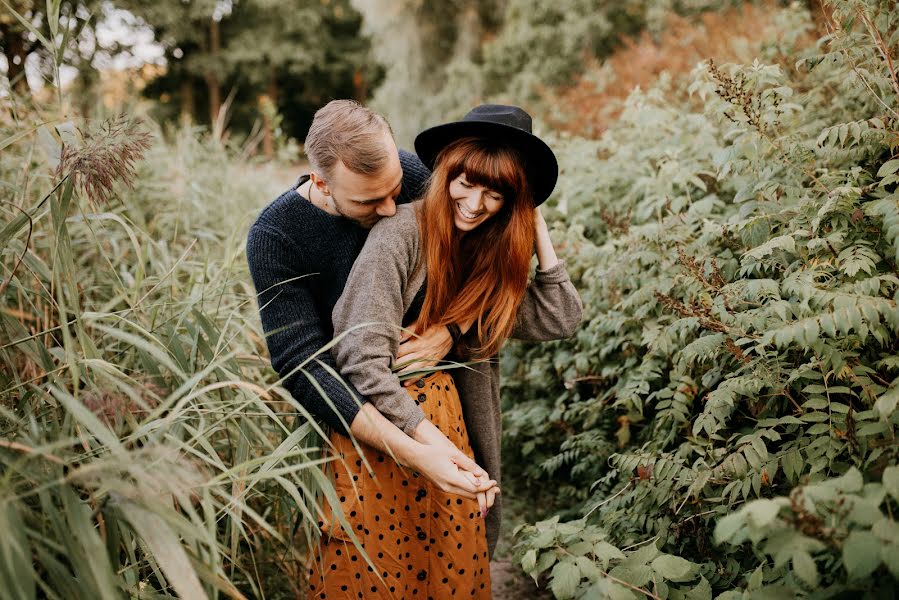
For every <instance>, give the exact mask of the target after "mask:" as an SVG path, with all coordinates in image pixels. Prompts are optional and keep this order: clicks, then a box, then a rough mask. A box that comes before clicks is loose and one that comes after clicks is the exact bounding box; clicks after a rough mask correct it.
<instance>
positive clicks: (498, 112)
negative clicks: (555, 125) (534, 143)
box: [462, 104, 531, 133]
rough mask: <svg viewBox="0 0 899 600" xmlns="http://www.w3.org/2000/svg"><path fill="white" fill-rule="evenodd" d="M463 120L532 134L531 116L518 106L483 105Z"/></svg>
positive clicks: (471, 111) (474, 109)
mask: <svg viewBox="0 0 899 600" xmlns="http://www.w3.org/2000/svg"><path fill="white" fill-rule="evenodd" d="M462 120H463V121H477V122H482V123H483V122H486V123H497V124H499V125H507V126H509V127H514V128H515V129H520V130H522V131H525V132H527V133H531V115H529V114H528V113H527V112H525V111H524V110H523V109H521V108H519V107H517V106H507V105H505V104H481V105H480V106H476V107H474V108H473V109H472V110H470V111H469V112H468V114H467V115H465V116H464V117H462Z"/></svg>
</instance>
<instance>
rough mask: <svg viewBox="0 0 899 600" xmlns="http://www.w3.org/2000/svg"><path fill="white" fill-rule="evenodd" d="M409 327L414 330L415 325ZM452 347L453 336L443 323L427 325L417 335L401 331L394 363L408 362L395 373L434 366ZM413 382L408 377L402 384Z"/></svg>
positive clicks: (404, 372) (402, 373)
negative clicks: (424, 329) (425, 329)
mask: <svg viewBox="0 0 899 600" xmlns="http://www.w3.org/2000/svg"><path fill="white" fill-rule="evenodd" d="M409 329H411V330H413V331H414V330H415V325H412V326H410V327H409ZM452 347H453V338H452V337H451V336H450V333H449V330H448V329H447V328H446V327H444V326H443V325H438V326H434V327H429V328H428V329H427V331H425V332H423V333H421V334H418V335H415V334H413V333H409V332H405V333H403V337H402V338H400V347H399V350H398V351H397V356H396V363H395V364H397V365H402V364H404V363H410V364H408V365H406V366H405V367H403V369H402V370H401V371H399V372H397V375H405V374H406V373H409V372H412V371H417V370H419V369H428V368H430V367H433V366H435V365H436V364H437V363H438V362H439V361H441V360H443V357H445V356H446V355H447V354H449V351H450V350H451V349H452ZM410 361H411V362H410ZM413 383H415V381H414V380H412V379H409V380H407V381H405V382H403V385H405V386H410V385H412V384H413Z"/></svg>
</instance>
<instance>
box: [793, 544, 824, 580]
mask: <svg viewBox="0 0 899 600" xmlns="http://www.w3.org/2000/svg"><path fill="white" fill-rule="evenodd" d="M793 570H794V571H795V572H796V575H797V576H798V577H799V579H801V580H802V581H804V582H805V583H807V584H808V585H810V586H812V587H815V586H817V585H818V567H817V566H815V559H813V558H812V556H811V554H809V553H808V552H806V551H805V550H797V551H796V552H795V553H794V554H793Z"/></svg>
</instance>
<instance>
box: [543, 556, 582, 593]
mask: <svg viewBox="0 0 899 600" xmlns="http://www.w3.org/2000/svg"><path fill="white" fill-rule="evenodd" d="M580 582H581V570H580V569H578V567H577V565H576V564H574V563H573V562H572V561H570V560H566V561H562V562H560V563H559V564H557V565H556V566H555V567H553V570H552V582H551V583H550V588H551V589H552V592H553V595H554V596H555V597H556V598H559V599H564V598H572V597H574V593H575V592H576V591H577V586H578V584H579V583H580Z"/></svg>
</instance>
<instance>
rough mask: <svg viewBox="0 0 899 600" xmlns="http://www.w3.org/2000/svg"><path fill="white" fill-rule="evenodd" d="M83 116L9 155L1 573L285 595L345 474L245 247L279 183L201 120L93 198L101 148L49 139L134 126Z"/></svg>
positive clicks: (13, 579) (72, 589) (4, 577)
mask: <svg viewBox="0 0 899 600" xmlns="http://www.w3.org/2000/svg"><path fill="white" fill-rule="evenodd" d="M39 120H42V119H40V117H38V116H36V115H33V116H31V117H24V118H22V119H20V120H19V121H18V122H16V123H15V127H16V128H18V129H19V130H23V129H24V130H27V129H28V128H29V123H30V122H34V121H39ZM89 127H92V128H93V129H94V131H90V130H85V132H84V133H83V134H79V133H77V132H75V133H71V132H69V133H67V128H66V127H46V126H45V127H43V128H39V129H35V131H34V133H33V134H32V135H29V136H25V137H22V138H21V139H19V140H18V141H16V143H14V144H11V145H9V146H7V147H6V148H5V149H4V151H3V155H2V158H0V174H2V177H0V180H2V182H3V188H4V191H5V193H6V197H7V198H11V200H10V201H5V202H4V204H3V205H2V214H3V222H2V226H0V269H2V270H0V275H2V285H3V298H2V307H0V340H2V341H0V365H2V367H0V521H2V524H3V530H4V531H5V532H8V533H9V535H5V536H3V540H2V541H0V589H4V590H11V592H10V594H11V596H12V597H15V598H34V597H36V596H37V595H40V596H46V597H49V598H61V599H66V600H68V599H77V598H85V599H87V598H91V599H94V598H121V597H122V596H123V594H124V595H126V596H128V597H138V596H140V597H142V598H145V597H171V596H175V595H177V596H180V597H182V598H201V597H206V596H210V597H212V596H215V595H217V594H220V593H224V594H225V595H226V596H230V597H241V596H242V595H244V594H245V595H248V596H251V597H277V596H278V593H275V592H274V590H272V589H266V582H268V583H272V582H275V583H274V585H275V587H277V588H278V590H277V591H278V592H281V591H283V590H284V589H290V587H296V586H299V585H300V583H301V581H302V577H301V572H302V562H303V560H304V556H305V550H306V540H308V539H310V537H309V535H308V534H309V533H310V532H311V529H312V528H314V527H315V524H316V522H317V520H318V517H317V515H316V514H315V508H314V506H315V504H314V503H313V502H312V501H311V500H312V498H314V497H315V496H316V494H320V493H321V492H322V490H323V489H325V490H330V488H329V486H328V484H327V483H326V481H325V480H324V479H323V477H322V474H321V471H320V470H319V469H318V468H314V467H316V466H317V464H318V463H319V462H320V461H319V460H318V459H317V458H316V450H317V444H318V440H319V437H318V435H317V433H316V431H315V425H314V424H312V422H310V421H309V420H308V419H306V418H305V417H304V416H303V410H302V407H300V406H299V405H297V404H296V402H295V401H294V400H292V399H291V397H290V395H289V394H288V393H286V392H285V391H284V390H283V389H281V388H280V387H278V386H277V385H274V384H275V383H277V382H276V381H275V377H274V374H273V373H272V372H271V370H270V368H269V366H268V362H267V361H266V359H265V358H264V356H265V352H264V338H263V335H262V332H261V331H260V328H259V322H258V317H257V313H256V311H257V307H256V301H255V292H254V290H253V288H252V285H251V284H250V283H249V282H250V279H249V277H248V274H247V272H246V263H245V260H244V257H243V244H244V239H245V232H246V228H247V226H248V224H249V222H250V220H251V219H252V217H253V215H254V213H255V212H256V209H257V208H258V207H259V205H260V204H264V203H265V202H266V201H267V200H268V199H270V198H271V197H274V196H275V195H276V194H277V192H278V191H280V190H279V189H277V188H278V187H279V186H278V184H277V183H273V182H272V177H271V175H270V173H268V172H266V170H265V169H262V168H257V169H254V168H247V167H245V166H243V165H242V163H241V162H239V161H237V160H235V159H234V158H233V153H232V152H230V151H229V150H227V149H225V148H222V147H220V146H218V145H216V144H213V143H207V142H204V141H203V137H202V136H201V135H199V134H198V132H195V131H190V130H184V131H180V132H177V133H176V134H175V135H174V138H173V139H172V140H171V141H170V142H165V141H163V140H162V136H161V135H160V132H158V131H157V132H154V134H153V135H152V138H153V142H152V146H151V147H150V149H149V150H148V151H147V153H146V156H145V158H144V159H143V160H142V161H139V162H136V164H135V168H136V172H135V173H134V187H133V189H128V188H127V187H125V186H123V185H122V183H121V182H118V183H114V184H113V185H112V188H111V190H110V194H109V197H108V198H103V197H102V195H101V196H97V194H96V193H93V192H92V193H91V194H88V193H85V192H84V190H85V188H86V185H85V184H90V178H91V177H95V179H96V177H97V173H99V172H101V171H102V168H103V167H102V165H100V164H91V160H105V159H106V158H104V155H103V154H102V153H100V154H99V155H96V154H95V155H94V156H93V157H91V156H87V155H86V156H84V157H82V158H83V159H84V161H83V164H81V166H80V167H78V168H75V166H74V165H75V163H73V162H69V163H66V162H65V159H64V160H63V168H62V170H61V171H60V170H59V169H58V166H57V164H56V162H57V157H58V155H59V154H60V146H57V145H56V144H60V145H61V141H62V138H65V137H68V138H69V142H68V143H69V144H70V145H71V146H73V147H74V146H77V147H80V148H82V149H86V150H84V152H86V153H88V154H89V153H90V152H95V151H96V147H95V146H96V144H100V145H103V144H105V145H106V149H107V150H108V151H109V152H110V155H118V156H122V155H123V154H126V153H128V152H136V151H137V150H136V149H135V148H134V147H130V146H129V144H131V145H132V146H133V144H134V143H135V140H136V139H138V138H136V137H135V136H137V135H138V134H137V133H135V132H134V131H126V132H125V134H123V135H119V136H116V135H114V134H113V135H110V134H109V131H110V130H109V127H108V124H106V125H104V124H102V123H101V124H91V125H89ZM60 132H62V133H63V135H62V136H61V137H60V136H59V133H60ZM11 135H15V134H14V132H12V131H5V132H4V133H3V135H2V136H0V137H4V138H8V136H11ZM103 136H106V137H103ZM92 141H93V142H94V143H95V144H94V145H93V146H92V145H91V142H92ZM42 147H44V148H43V149H42ZM44 150H48V151H47V152H45V151H44ZM138 150H139V149H138ZM63 156H65V153H64V152H63ZM136 159H137V157H135V160H136ZM67 169H69V170H67ZM79 169H80V171H79ZM95 183H96V181H95ZM87 189H88V191H90V189H91V188H90V187H89V185H88V186H87ZM54 190H55V191H54ZM94 192H96V190H94ZM91 196H93V197H91ZM235 584H236V585H235ZM281 584H283V585H281Z"/></svg>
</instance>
